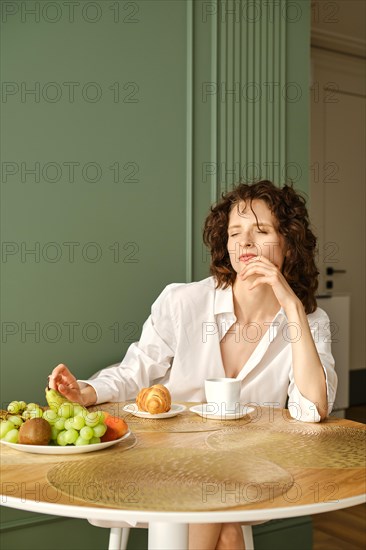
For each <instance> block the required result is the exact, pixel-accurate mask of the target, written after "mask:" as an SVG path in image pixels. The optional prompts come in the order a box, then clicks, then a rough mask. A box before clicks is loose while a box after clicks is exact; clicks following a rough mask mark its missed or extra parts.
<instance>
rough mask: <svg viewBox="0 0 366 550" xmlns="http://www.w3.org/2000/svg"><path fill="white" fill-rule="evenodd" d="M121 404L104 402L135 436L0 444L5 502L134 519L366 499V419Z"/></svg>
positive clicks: (251, 513) (248, 515)
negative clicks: (65, 444) (142, 414)
mask: <svg viewBox="0 0 366 550" xmlns="http://www.w3.org/2000/svg"><path fill="white" fill-rule="evenodd" d="M122 405H123V404H120V403H115V404H105V405H103V406H100V407H99V408H104V409H106V410H109V411H110V412H115V413H118V414H120V415H121V416H125V418H126V420H127V422H128V424H129V427H130V429H131V432H132V433H131V436H130V437H128V438H127V439H126V440H125V441H122V442H121V443H118V444H116V445H114V446H112V447H109V448H108V449H104V450H102V451H96V452H91V453H85V454H77V455H68V456H65V455H64V456H63V455H40V454H33V453H24V452H19V451H17V450H13V449H11V448H9V447H7V446H5V445H1V447H0V451H1V495H2V497H1V504H3V505H5V506H11V507H16V508H21V509H27V510H31V511H34V512H41V513H50V514H56V515H64V516H69V517H84V518H94V519H101V520H103V519H109V520H118V519H119V520H122V519H123V520H124V521H128V522H130V523H131V524H134V523H136V522H137V521H138V522H146V521H159V518H162V517H164V521H166V520H167V517H171V519H172V521H177V522H179V521H182V522H192V521H197V522H198V521H199V522H204V521H225V520H226V521H228V518H230V521H253V520H258V521H260V520H267V519H274V518H280V517H292V516H297V515H307V514H310V513H311V514H313V513H318V512H322V511H328V510H332V509H337V508H342V507H347V506H353V505H356V504H360V503H361V502H363V501H364V500H365V488H366V487H365V482H366V476H365V454H366V453H365V450H366V448H365V444H366V426H365V425H364V424H359V423H357V422H352V421H349V420H342V419H336V418H329V419H327V420H326V421H324V422H322V423H318V424H316V423H314V424H310V423H302V422H299V421H296V420H293V419H291V418H290V416H289V414H288V411H286V410H285V409H274V408H273V407H261V408H255V409H254V410H253V412H252V413H251V414H249V415H248V416H246V417H244V418H243V419H241V420H240V421H237V420H234V421H225V422H221V421H218V420H208V419H204V418H201V417H200V416H198V415H195V414H194V413H192V412H190V411H189V409H187V410H186V411H185V412H183V413H182V414H180V415H178V416H176V417H174V418H172V419H163V420H153V421H152V420H147V421H146V420H142V419H140V418H138V419H137V418H136V417H133V416H131V415H129V416H126V413H122ZM190 405H191V404H190Z"/></svg>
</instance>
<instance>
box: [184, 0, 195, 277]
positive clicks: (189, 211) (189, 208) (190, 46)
mask: <svg viewBox="0 0 366 550" xmlns="http://www.w3.org/2000/svg"><path fill="white" fill-rule="evenodd" d="M193 40H194V37H193V4H192V0H187V89H186V93H187V127H186V282H187V283H188V282H191V281H192V277H193V147H194V144H193V75H194V42H193Z"/></svg>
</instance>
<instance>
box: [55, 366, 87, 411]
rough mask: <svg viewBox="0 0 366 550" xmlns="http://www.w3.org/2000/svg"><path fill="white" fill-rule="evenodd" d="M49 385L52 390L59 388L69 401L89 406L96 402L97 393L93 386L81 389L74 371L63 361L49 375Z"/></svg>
mask: <svg viewBox="0 0 366 550" xmlns="http://www.w3.org/2000/svg"><path fill="white" fill-rule="evenodd" d="M48 385H49V387H50V388H51V389H52V390H57V391H58V392H59V393H61V395H63V396H64V397H66V399H68V400H69V401H73V402H74V403H80V405H83V406H84V407H85V406H88V405H92V404H94V403H95V402H96V397H97V396H96V393H95V390H94V388H93V387H92V386H89V385H88V386H87V387H86V388H83V389H81V388H80V386H79V384H78V381H77V380H76V378H75V376H74V375H73V374H72V372H71V371H70V370H69V369H68V368H67V366H66V365H63V364H62V363H61V364H60V365H57V367H55V368H54V369H53V371H52V373H51V374H50V376H49V377H48Z"/></svg>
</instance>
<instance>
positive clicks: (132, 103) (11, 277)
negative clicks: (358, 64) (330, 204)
mask: <svg viewBox="0 0 366 550" xmlns="http://www.w3.org/2000/svg"><path fill="white" fill-rule="evenodd" d="M264 6H266V7H264ZM294 6H295V7H294ZM296 6H297V7H296ZM1 10H2V11H1V79H2V95H1V103H0V106H1V120H2V126H1V169H2V174H1V236H2V286H1V328H2V346H1V406H2V407H3V408H4V407H5V406H6V404H7V403H8V402H9V401H11V400H13V399H24V400H25V401H39V402H41V403H44V393H43V392H44V387H45V385H46V381H47V375H48V374H49V372H50V370H51V369H52V368H53V367H54V366H55V365H56V364H58V363H59V362H64V363H66V364H68V365H69V366H70V367H71V368H72V369H73V370H74V372H75V373H76V374H77V375H78V376H79V377H81V378H82V377H88V376H90V375H91V374H92V373H93V372H95V371H96V370H98V369H99V368H102V367H104V366H107V365H108V364H111V363H114V362H117V361H119V360H120V359H121V358H122V357H123V355H124V353H125V351H126V349H127V347H128V345H129V344H130V343H131V342H132V341H135V340H136V339H138V337H139V334H140V331H141V327H142V323H143V322H144V320H145V319H146V317H147V315H148V314H149V309H150V305H151V303H152V301H153V300H154V299H155V298H156V297H157V295H158V294H159V293H160V291H161V290H162V289H163V287H164V286H165V285H166V284H168V283H170V282H173V281H174V282H175V281H176V282H178V281H181V282H184V281H190V280H197V279H199V278H202V277H205V276H207V274H208V267H209V262H208V258H207V255H206V252H205V250H204V248H203V246H202V244H201V230H202V223H203V220H204V218H205V215H206V213H207V211H208V208H209V205H210V203H211V202H212V201H214V200H215V199H216V197H217V196H219V194H220V192H221V191H222V190H226V189H228V188H230V186H231V185H232V184H233V183H235V182H236V181H238V180H239V179H251V178H252V177H270V178H272V179H274V180H275V181H277V183H283V181H284V179H285V177H286V174H287V175H288V176H290V177H293V178H294V179H295V184H296V186H297V187H298V188H300V189H302V190H304V191H306V190H307V171H308V127H307V124H308V81H309V35H310V31H309V29H310V24H309V5H308V3H306V2H297V3H296V2H295V3H294V2H288V3H287V2H286V0H281V1H279V2H275V3H273V5H272V4H271V3H261V4H260V3H259V2H257V3H256V2H246V1H245V0H241V1H240V2H239V1H236V2H234V1H232V0H227V1H222V2H219V3H218V2H217V1H215V0H213V1H210V2H208V1H204V0H202V1H201V0H200V1H198V0H197V1H195V2H190V1H189V0H174V1H167V0H136V1H128V2H127V1H122V0H121V1H118V2H115V1H112V0H111V1H109V0H103V1H101V0H99V1H97V2H88V1H84V0H79V2H78V3H75V4H73V5H71V4H68V3H66V4H65V3H64V2H62V1H61V0H60V1H58V2H47V1H39V2H33V1H32V0H29V1H27V2H23V1H11V2H10V1H9V2H2V3H1ZM233 10H234V11H233ZM250 83H253V85H252V86H251V87H250V86H249V84H250ZM290 83H292V84H290ZM293 83H295V85H294V84H293ZM271 89H272V90H273V94H274V95H273V96H271V95H268V93H269V92H270V90H271ZM225 90H226V91H229V90H234V91H235V93H232V94H230V93H225ZM255 90H257V91H258V90H259V94H260V95H259V96H258V97H255V96H253V95H251V93H252V94H253V93H254V92H255ZM299 90H300V92H299ZM287 91H288V92H289V93H290V96H289V97H287V96H286V92H287ZM296 91H297V92H298V96H297V97H295V96H294V95H293V94H294V92H296ZM291 92H292V95H291ZM253 166H254V167H255V169H254V171H253V170H252V169H253ZM294 166H295V171H294V170H293V167H294ZM248 167H249V168H250V169H249V168H248ZM288 167H289V168H290V169H289V170H287V168H288ZM298 167H299V169H298ZM30 518H32V519H30ZM43 519H44V518H43ZM2 521H3V527H4V529H5V531H4V536H5V534H6V539H4V540H6V547H7V548H9V550H10V549H11V548H16V549H17V550H20V549H21V546H20V542H19V541H20V540H24V548H27V547H28V546H27V538H28V535H27V533H28V531H29V529H31V530H32V532H33V533H34V534H35V536H36V538H37V537H38V536H41V535H38V533H47V532H49V531H51V530H52V529H50V530H47V525H53V520H50V521H51V523H39V522H41V521H43V520H42V516H37V515H36V516H34V515H31V514H28V513H20V512H15V511H9V510H8V509H6V508H2ZM63 521H67V522H68V524H73V525H76V520H63ZM74 521H75V523H74ZM14 522H15V523H14ZM37 522H38V523H37ZM61 523H62V522H61ZM36 525H37V528H36V527H35V526H36ZM81 525H83V526H84V528H83V529H82V528H81V527H80V526H81ZM14 526H21V527H22V529H21V530H20V531H19V530H18V532H17V535H16V538H15V532H16V530H15V529H14ZM77 526H78V530H81V531H80V532H83V533H84V534H83V536H84V537H86V538H85V540H90V541H91V540H96V538H95V531H96V529H95V528H92V527H91V526H88V525H87V524H86V522H81V521H80V522H78V523H77ZM25 529H26V530H27V531H26V530H25ZM23 530H24V536H23V539H22V532H23ZM102 533H104V534H102ZM100 536H101V537H102V538H103V537H104V539H103V540H104V541H105V540H106V537H105V531H101V533H100ZM19 537H20V538H19ZM98 544H99V543H98ZM100 544H102V545H103V544H104V542H103V543H102V542H101V543H100ZM38 547H39V548H40V547H41V546H40V545H38ZM89 547H90V548H91V547H92V546H89ZM99 547H103V546H99ZM65 548H66V545H65Z"/></svg>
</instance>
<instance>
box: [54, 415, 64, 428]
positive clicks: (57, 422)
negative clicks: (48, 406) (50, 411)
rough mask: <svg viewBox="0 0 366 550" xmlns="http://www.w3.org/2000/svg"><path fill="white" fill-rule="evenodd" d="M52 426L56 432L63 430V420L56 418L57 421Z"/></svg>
mask: <svg viewBox="0 0 366 550" xmlns="http://www.w3.org/2000/svg"><path fill="white" fill-rule="evenodd" d="M54 426H55V428H56V429H57V430H59V431H62V430H64V429H65V419H64V418H62V417H61V416H59V417H57V420H56V421H55V423H54Z"/></svg>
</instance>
